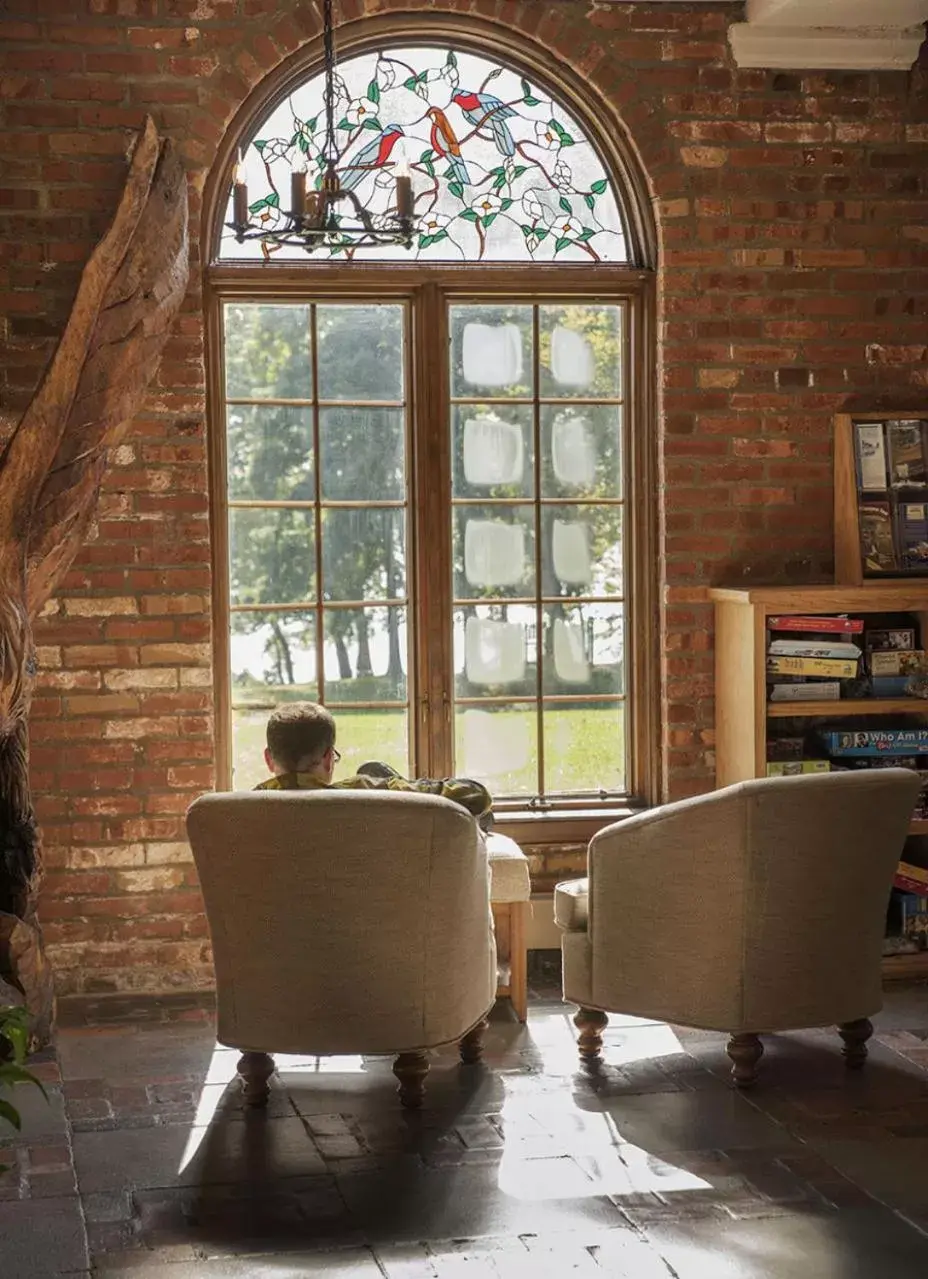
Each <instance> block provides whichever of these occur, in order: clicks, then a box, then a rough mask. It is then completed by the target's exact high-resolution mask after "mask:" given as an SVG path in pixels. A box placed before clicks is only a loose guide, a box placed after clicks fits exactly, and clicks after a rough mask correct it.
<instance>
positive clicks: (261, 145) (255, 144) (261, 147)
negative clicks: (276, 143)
mask: <svg viewBox="0 0 928 1279" xmlns="http://www.w3.org/2000/svg"><path fill="white" fill-rule="evenodd" d="M251 145H252V146H253V147H254V149H255V150H256V151H257V152H258V154H259V155H263V154H264V148H265V147H266V146H267V141H266V140H265V139H264V138H259V139H258V141H257V142H252V144H251Z"/></svg>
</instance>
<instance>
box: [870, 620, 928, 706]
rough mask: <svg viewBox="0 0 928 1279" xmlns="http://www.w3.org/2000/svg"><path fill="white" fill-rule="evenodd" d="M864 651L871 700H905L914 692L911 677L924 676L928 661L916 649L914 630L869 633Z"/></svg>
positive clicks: (881, 629)
mask: <svg viewBox="0 0 928 1279" xmlns="http://www.w3.org/2000/svg"><path fill="white" fill-rule="evenodd" d="M864 647H865V649H866V666H867V677H868V680H869V687H870V694H871V696H872V697H905V696H906V695H907V694H908V693H910V692H911V691H912V677H913V676H914V675H918V674H919V673H920V672H921V670H922V664H923V662H924V659H925V654H924V651H923V650H922V649H919V648H916V646H915V628H914V627H913V626H897V627H891V628H878V629H874V630H868V631H867V633H866V635H865V636H864Z"/></svg>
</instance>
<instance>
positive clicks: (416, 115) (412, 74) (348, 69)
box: [220, 45, 627, 262]
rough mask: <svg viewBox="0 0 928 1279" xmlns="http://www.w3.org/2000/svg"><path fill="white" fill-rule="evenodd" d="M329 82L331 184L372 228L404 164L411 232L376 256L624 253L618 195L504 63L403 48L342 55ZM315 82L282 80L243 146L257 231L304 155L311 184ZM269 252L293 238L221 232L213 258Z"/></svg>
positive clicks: (317, 126) (316, 134)
mask: <svg viewBox="0 0 928 1279" xmlns="http://www.w3.org/2000/svg"><path fill="white" fill-rule="evenodd" d="M336 85H337V89H338V108H337V114H338V117H339V119H338V123H337V126H336V138H337V143H338V150H339V173H340V177H341V181H342V185H343V186H349V187H351V188H352V189H353V190H354V191H355V192H356V194H357V195H358V197H359V199H360V200H361V203H362V204H363V205H364V207H365V208H366V209H367V210H368V211H369V212H370V213H371V214H372V215H373V217H374V220H375V223H376V222H377V220H378V219H384V218H386V217H387V216H388V215H389V213H390V211H391V209H392V207H393V191H394V182H393V177H392V170H393V167H394V165H395V164H396V162H397V159H398V158H399V157H400V156H403V157H404V158H405V160H406V162H407V164H408V165H409V168H410V171H411V173H412V177H413V184H414V188H415V191H416V196H415V212H416V217H417V219H418V220H419V234H418V235H417V237H416V239H415V242H414V245H413V249H412V251H411V254H410V252H409V251H407V250H405V249H403V248H399V247H394V248H390V249H381V250H380V251H379V252H378V256H379V257H381V258H383V257H387V256H390V257H394V258H399V259H403V260H405V259H408V258H409V257H410V256H411V257H412V258H413V259H414V260H427V261H436V262H438V261H452V262H526V261H528V262H552V261H555V260H557V261H562V262H626V261H627V252H626V244H625V235H624V232H623V228H622V219H621V216H620V214H619V207H618V203H617V201H616V197H615V194H614V191H613V187H612V182H611V181H610V179H609V174H608V173H607V171H606V169H605V168H604V166H603V162H602V160H601V159H600V157H599V155H598V154H597V152H596V149H595V147H594V146H593V144H592V142H591V141H590V139H589V138H588V137H587V136H586V135H585V133H584V131H583V129H582V128H581V126H580V125H579V124H578V123H577V121H576V119H575V118H574V117H573V115H571V113H570V112H569V111H567V110H566V109H565V108H564V107H563V106H562V105H561V103H559V102H558V101H557V100H556V99H554V98H552V96H551V94H550V93H549V92H547V91H546V90H544V89H542V88H540V87H539V86H538V85H537V84H533V83H532V82H531V81H529V80H528V79H527V78H526V77H525V76H524V75H522V74H520V73H519V72H518V71H515V70H511V69H509V68H507V67H504V66H501V65H500V64H499V63H497V62H491V61H489V60H488V59H487V58H485V57H482V56H479V55H477V54H473V53H466V52H458V51H455V50H454V49H448V48H435V47H434V46H433V47H428V46H421V45H417V46H413V47H403V48H398V49H387V50H379V51H378V52H375V53H365V54H361V55H359V56H357V57H353V58H349V59H347V60H346V61H344V62H342V63H341V64H340V66H339V75H338V79H337V81H336ZM323 87H324V79H323V76H322V75H321V74H320V75H315V76H313V77H312V78H311V79H309V80H307V81H305V82H304V83H303V84H300V85H298V86H297V87H296V88H294V89H293V90H292V91H291V92H290V93H289V94H288V96H287V97H286V98H285V99H284V100H283V101H282V102H281V103H280V104H279V105H278V106H277V107H276V109H275V110H273V111H272V112H271V113H270V115H268V116H267V118H266V119H265V120H263V121H262V122H261V123H260V125H259V127H258V129H257V131H256V132H255V134H254V137H253V138H252V139H251V141H250V145H249V146H248V147H246V148H244V149H243V152H242V163H243V167H244V175H245V178H246V180H247V185H248V189H249V191H250V192H252V194H253V197H254V198H253V199H252V201H251V202H250V211H251V213H252V215H253V216H254V217H255V218H257V219H259V220H260V222H262V223H263V224H265V225H266V226H267V227H268V228H269V229H270V228H275V227H277V226H279V225H280V223H281V221H282V214H281V208H282V207H283V208H285V207H286V205H287V199H288V195H289V185H290V172H291V169H292V167H293V166H294V164H295V163H297V162H298V163H300V164H301V165H304V164H305V166H306V168H307V171H308V176H309V183H310V186H313V185H315V187H316V188H317V189H318V187H319V186H321V182H322V174H323V169H324V161H323V159H322V152H323V149H324V141H325V118H324V110H323ZM231 221H232V211H231V208H230V209H229V210H228V214H227V217H226V222H227V223H231ZM271 253H273V254H275V255H277V256H280V257H281V258H286V257H289V258H291V259H292V258H296V259H299V258H301V257H302V256H303V250H302V249H300V248H299V247H298V246H289V247H283V248H280V247H279V246H276V245H275V246H266V245H263V244H262V243H261V242H260V241H249V242H247V243H246V244H245V245H239V244H238V243H236V240H235V236H234V233H233V232H232V231H231V230H230V229H229V228H228V227H227V228H226V231H225V234H224V235H223V240H222V244H221V247H220V258H222V259H236V258H242V257H249V256H250V257H261V256H262V255H270V254H271ZM331 255H332V256H337V257H343V256H345V253H344V251H343V250H338V249H336V250H334V251H333V252H332V254H331Z"/></svg>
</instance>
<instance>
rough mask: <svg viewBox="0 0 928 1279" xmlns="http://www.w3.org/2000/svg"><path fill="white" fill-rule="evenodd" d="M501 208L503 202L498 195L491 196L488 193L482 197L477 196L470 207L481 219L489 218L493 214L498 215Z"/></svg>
mask: <svg viewBox="0 0 928 1279" xmlns="http://www.w3.org/2000/svg"><path fill="white" fill-rule="evenodd" d="M502 207H503V202H502V200H501V199H500V197H499V196H498V195H493V194H492V193H490V192H487V193H486V194H484V195H481V196H478V197H477V199H476V200H475V201H474V203H473V204H472V205H471V208H472V209H473V210H474V212H475V213H477V214H479V216H480V217H481V218H489V217H491V216H492V215H493V214H494V213H499V211H500V209H501V208H502Z"/></svg>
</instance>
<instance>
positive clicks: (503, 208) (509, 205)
mask: <svg viewBox="0 0 928 1279" xmlns="http://www.w3.org/2000/svg"><path fill="white" fill-rule="evenodd" d="M512 205H513V201H512V200H508V199H507V200H504V201H503V202H502V204H501V205H500V206H499V211H500V213H506V212H507V211H508V210H509V209H511V208H512Z"/></svg>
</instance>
